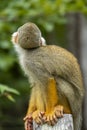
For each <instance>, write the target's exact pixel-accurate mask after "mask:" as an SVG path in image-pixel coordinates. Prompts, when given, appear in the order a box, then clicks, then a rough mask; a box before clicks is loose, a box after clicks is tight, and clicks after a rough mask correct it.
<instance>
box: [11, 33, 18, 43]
mask: <svg viewBox="0 0 87 130" xmlns="http://www.w3.org/2000/svg"><path fill="white" fill-rule="evenodd" d="M11 41H12V42H13V44H17V43H18V32H14V33H13V34H12V38H11Z"/></svg>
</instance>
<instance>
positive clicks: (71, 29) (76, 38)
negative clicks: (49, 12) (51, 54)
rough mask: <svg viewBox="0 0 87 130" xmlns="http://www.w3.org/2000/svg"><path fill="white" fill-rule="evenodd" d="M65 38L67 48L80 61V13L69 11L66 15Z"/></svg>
mask: <svg viewBox="0 0 87 130" xmlns="http://www.w3.org/2000/svg"><path fill="white" fill-rule="evenodd" d="M67 18H68V24H67V29H68V32H67V39H68V47H69V50H70V51H71V52H72V53H73V54H74V55H75V56H76V57H77V59H78V60H79V62H80V59H81V40H80V34H81V28H80V27H81V14H79V13H70V14H68V15H67Z"/></svg>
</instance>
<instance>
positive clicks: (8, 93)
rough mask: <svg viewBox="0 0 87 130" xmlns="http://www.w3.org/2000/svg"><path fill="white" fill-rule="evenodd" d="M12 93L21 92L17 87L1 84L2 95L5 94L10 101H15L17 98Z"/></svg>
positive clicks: (0, 92)
mask: <svg viewBox="0 0 87 130" xmlns="http://www.w3.org/2000/svg"><path fill="white" fill-rule="evenodd" d="M11 93H12V94H16V95H19V92H18V91H17V90H16V89H13V88H10V87H8V86H6V85H3V84H0V96H5V97H6V98H8V99H9V100H10V101H12V102H15V99H14V98H13V96H12V95H11Z"/></svg>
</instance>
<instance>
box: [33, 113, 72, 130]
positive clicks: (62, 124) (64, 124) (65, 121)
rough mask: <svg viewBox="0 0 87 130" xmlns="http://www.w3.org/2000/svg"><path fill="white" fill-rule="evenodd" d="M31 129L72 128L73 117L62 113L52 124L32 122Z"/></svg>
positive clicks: (57, 129)
mask: <svg viewBox="0 0 87 130" xmlns="http://www.w3.org/2000/svg"><path fill="white" fill-rule="evenodd" d="M33 130H74V126H73V117H72V115H71V114H64V116H63V117H62V118H59V119H58V122H57V123H56V124H55V125H54V126H49V125H47V124H44V125H37V124H36V123H35V122H33Z"/></svg>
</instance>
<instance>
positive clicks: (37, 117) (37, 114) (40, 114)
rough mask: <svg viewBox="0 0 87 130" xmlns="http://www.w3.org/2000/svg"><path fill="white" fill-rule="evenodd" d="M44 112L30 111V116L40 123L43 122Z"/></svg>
mask: <svg viewBox="0 0 87 130" xmlns="http://www.w3.org/2000/svg"><path fill="white" fill-rule="evenodd" d="M44 114H45V113H44V112H41V111H39V110H36V111H35V112H33V113H32V117H33V119H34V121H35V122H36V123H37V124H39V125H40V124H43V123H44V122H45V121H44V120H46V119H45V117H44ZM43 117H44V118H43Z"/></svg>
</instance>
